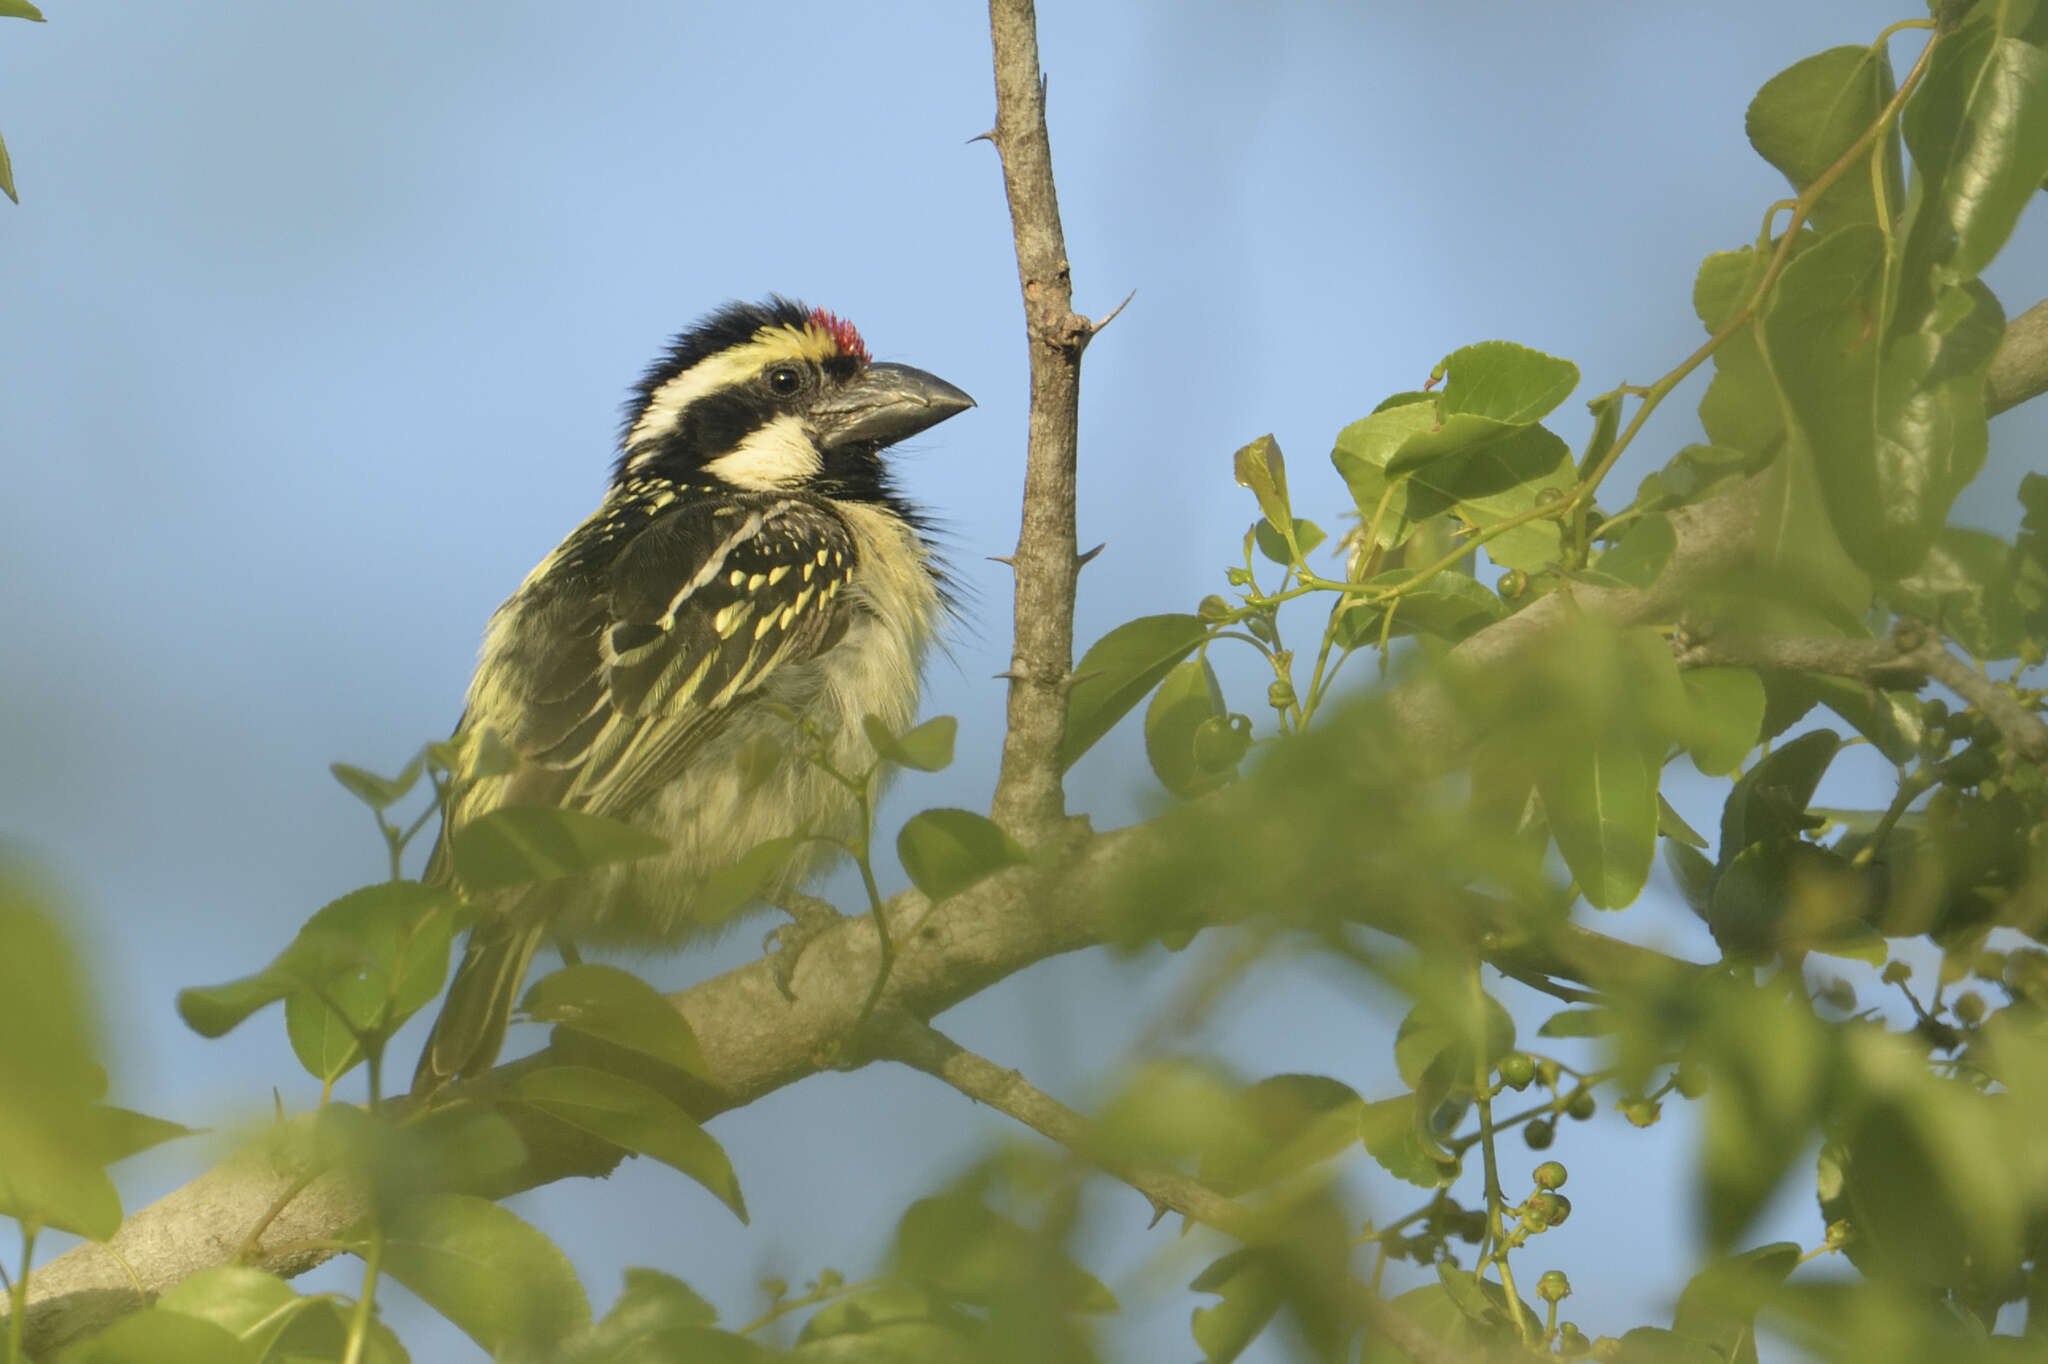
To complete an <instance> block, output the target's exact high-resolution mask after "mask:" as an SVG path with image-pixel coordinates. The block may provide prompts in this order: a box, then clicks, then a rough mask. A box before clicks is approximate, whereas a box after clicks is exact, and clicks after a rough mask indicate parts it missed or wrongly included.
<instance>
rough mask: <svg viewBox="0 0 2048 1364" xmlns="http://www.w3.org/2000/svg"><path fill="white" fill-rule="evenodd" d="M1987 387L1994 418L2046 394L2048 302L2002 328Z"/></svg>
mask: <svg viewBox="0 0 2048 1364" xmlns="http://www.w3.org/2000/svg"><path fill="white" fill-rule="evenodd" d="M1987 387H1988V389H1989V395H1988V396H1989V398H1990V405H1991V415H1993V416H1994V417H1995V416H1997V415H1998V414H1999V413H2001V412H2003V411H2005V410H2006V409H2007V408H2009V407H2016V406H2018V405H2019V404H2021V403H2023V402H2025V401H2026V400H2027V399H2029V398H2033V397H2037V396H2039V395H2040V394H2041V393H2043V392H2044V391H2048V299H2043V300H2042V301H2041V302H2039V303H2036V304H2035V305H2034V306H2033V307H2031V308H2029V309H2027V310H2026V311H2025V312H2023V313H2021V314H2020V315H2019V316H2018V317H2015V318H2014V319H2013V320H2012V321H2010V322H2008V323H2006V324H2005V339H2004V340H2002V341H2000V342H1999V343H1998V354H1996V355H1994V356H1992V357H1991V377H1990V381H1989V383H1988V385H1987Z"/></svg>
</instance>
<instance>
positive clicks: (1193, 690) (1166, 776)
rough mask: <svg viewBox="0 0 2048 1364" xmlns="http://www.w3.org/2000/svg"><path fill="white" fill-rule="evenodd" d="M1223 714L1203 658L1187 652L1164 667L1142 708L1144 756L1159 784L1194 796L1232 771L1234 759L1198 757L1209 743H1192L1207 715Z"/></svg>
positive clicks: (1187, 797) (1220, 696) (1183, 795)
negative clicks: (1182, 658) (1161, 678)
mask: <svg viewBox="0 0 2048 1364" xmlns="http://www.w3.org/2000/svg"><path fill="white" fill-rule="evenodd" d="M1228 714H1229V711H1228V709H1227V708H1226V707H1225V706H1224V704H1223V691H1222V689H1221V688H1220V687H1218V686H1217V684H1216V673H1215V670H1214V669H1212V668H1211V667H1210V666H1209V660H1208V659H1207V658H1191V659H1189V660H1187V661H1186V662H1185V663H1179V664H1176V665H1175V666H1174V668H1173V671H1171V672H1169V673H1167V675H1166V679H1165V680H1164V681H1162V682H1161V683H1160V684H1159V690H1158V691H1156V692H1154V693H1152V704H1151V705H1149V706H1147V707H1146V708H1145V756H1146V757H1147V758H1148V759H1149V760H1150V761H1151V763H1152V771H1153V772H1154V773H1155V774H1156V775H1157V776H1158V778H1159V784H1160V785H1162V786H1164V787H1165V788H1166V789H1167V790H1169V791H1171V792H1172V793H1173V794H1174V795H1176V796H1179V797H1181V798H1182V799H1183V800H1193V799H1194V798H1195V797H1196V796H1199V795H1202V794H1203V793H1204V792H1207V791H1213V790H1215V789H1216V788H1217V787H1219V786H1221V785H1223V783H1225V782H1227V781H1229V780H1230V779H1231V777H1233V776H1235V775H1236V773H1237V764H1236V763H1235V762H1232V763H1230V764H1229V765H1228V766H1220V765H1218V766H1211V765H1209V764H1207V763H1205V762H1203V758H1204V757H1206V756H1209V754H1208V753H1207V752H1206V751H1204V750H1205V749H1208V748H1213V747H1214V746H1213V745H1198V743H1197V740H1198V738H1199V737H1200V736H1201V734H1202V733H1203V726H1204V725H1205V724H1206V723H1207V722H1208V721H1210V720H1213V719H1215V718H1217V717H1219V716H1227V715H1228Z"/></svg>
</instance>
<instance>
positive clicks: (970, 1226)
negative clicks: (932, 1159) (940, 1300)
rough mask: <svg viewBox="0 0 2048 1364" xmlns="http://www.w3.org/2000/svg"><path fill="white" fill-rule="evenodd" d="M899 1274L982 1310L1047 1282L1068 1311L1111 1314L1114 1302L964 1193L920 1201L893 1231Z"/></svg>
mask: <svg viewBox="0 0 2048 1364" xmlns="http://www.w3.org/2000/svg"><path fill="white" fill-rule="evenodd" d="M894 1258H895V1262H896V1264H897V1266H898V1267H899V1269H900V1270H901V1271H902V1272H903V1273H905V1274H907V1275H909V1276H910V1277H911V1278H913V1279H916V1280H918V1281H919V1282H921V1283H926V1284H930V1285H932V1286H933V1287H936V1288H938V1289H939V1290H940V1291H941V1292H943V1293H945V1294H946V1295H947V1296H948V1297H951V1298H955V1299H957V1300H959V1301H961V1302H965V1303H972V1304H974V1305H977V1306H986V1305H988V1304H989V1303H991V1302H995V1301H998V1300H1000V1299H1002V1298H1005V1297H1009V1296H1011V1295H1013V1294H1015V1293H1016V1291H1017V1288H1018V1286H1019V1285H1020V1284H1028V1283H1031V1282H1032V1281H1034V1280H1039V1281H1045V1280H1048V1279H1049V1280H1050V1283H1049V1284H1048V1287H1049V1288H1050V1290H1051V1292H1052V1295H1053V1298H1054V1300H1055V1301H1056V1302H1058V1303H1059V1304H1060V1305H1062V1306H1064V1307H1065V1308H1067V1309H1068V1310H1069V1311H1075V1312H1114V1311H1115V1310H1116V1306H1117V1303H1116V1298H1115V1296H1114V1295H1113V1294H1111V1293H1110V1291H1109V1289H1107V1288H1105V1287H1104V1286H1103V1284H1102V1281H1101V1280H1100V1279H1098V1278H1096V1277H1095V1276H1094V1275H1093V1274H1090V1273H1089V1272H1088V1271H1087V1270H1085V1269H1083V1268H1081V1266H1079V1265H1077V1264H1075V1263H1074V1262H1073V1261H1072V1260H1071V1259H1069V1258H1068V1257H1067V1255H1066V1254H1065V1253H1064V1252H1063V1251H1062V1250H1061V1249H1060V1248H1059V1246H1058V1244H1057V1243H1055V1242H1053V1241H1051V1240H1049V1239H1048V1238H1046V1237H1044V1236H1040V1235H1036V1234H1034V1233H1033V1232H1031V1231H1029V1230H1027V1229H1026V1228H1024V1227H1023V1226H1021V1225H1019V1224H1018V1223H1016V1222H1013V1221H1011V1220H1010V1219H1009V1218H1007V1217H1004V1216H1003V1215H1002V1214H1000V1213H998V1212H996V1211H995V1210H994V1209H992V1208H990V1207H989V1206H988V1205H987V1204H985V1203H983V1202H982V1201H981V1200H980V1199H979V1198H976V1197H974V1196H973V1195H971V1194H967V1193H950V1194H942V1195H940V1196H938V1197H935V1198H923V1199H919V1200H918V1201H917V1202H915V1203H913V1204H911V1205H910V1207H909V1208H908V1209H907V1210H906V1211H905V1212H904V1214H903V1219H902V1221H901V1222H899V1223H898V1224H897V1227H896V1247H895V1253H894Z"/></svg>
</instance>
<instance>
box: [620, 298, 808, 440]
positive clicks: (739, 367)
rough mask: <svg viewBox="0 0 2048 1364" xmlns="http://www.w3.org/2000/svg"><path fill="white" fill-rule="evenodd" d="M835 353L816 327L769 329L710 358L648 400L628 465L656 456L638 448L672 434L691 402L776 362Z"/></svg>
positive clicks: (636, 424) (637, 424)
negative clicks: (669, 433)
mask: <svg viewBox="0 0 2048 1364" xmlns="http://www.w3.org/2000/svg"><path fill="white" fill-rule="evenodd" d="M837 353H838V347H837V345H836V344H835V343H834V342H833V341H832V339H831V338H830V337H829V336H827V335H825V334H824V333H823V332H821V331H819V330H817V329H816V328H815V327H805V328H803V329H801V330H798V329H796V328H792V327H766V328H763V329H762V330H761V331H759V332H756V333H755V334H754V338H753V339H752V340H751V341H748V342H746V343H745V344H743V345H738V346H734V347H732V348H730V349H728V350H722V351H719V352H718V353H717V354H715V355H708V356H706V357H705V358H704V359H702V360H699V361H698V362H697V363H696V364H694V365H692V366H690V367H689V368H688V369H686V370H684V371H683V372H682V373H681V374H678V375H676V376H675V377H674V378H673V379H669V380H667V381H666V382H664V383H663V384H662V385H661V386H660V387H659V388H657V389H655V390H654V392H653V393H652V394H650V395H649V396H648V399H647V406H646V407H645V408H643V409H642V410H641V413H640V417H639V420H637V421H635V422H634V423H633V429H632V430H631V431H628V432H627V433H626V440H625V449H626V451H627V453H628V454H629V455H631V456H632V458H630V459H628V460H627V461H626V467H627V468H628V469H631V468H633V467H634V466H635V465H637V464H639V463H641V462H642V461H643V460H645V459H647V458H648V457H649V456H650V455H651V454H653V451H651V450H641V449H639V447H640V446H641V445H642V444H644V443H646V442H649V441H653V440H656V439H658V438H659V437H661V436H663V435H666V434H667V433H668V432H670V431H673V430H674V429H675V427H676V423H677V422H678V421H680V420H681V418H682V415H683V412H684V411H685V410H686V409H687V408H688V407H689V406H690V404H691V403H694V402H696V401H697V400H698V399H699V398H702V397H704V396H705V395H706V394H709V393H715V392H717V391H718V390H719V389H721V388H730V387H732V386H733V385H734V384H737V383H741V382H744V381H745V380H747V379H750V378H752V377H753V376H754V375H756V374H758V373H760V372H761V371H762V370H764V369H766V368H767V367H768V366H769V365H770V364H772V363H774V362H775V361H777V360H794V361H803V362H807V363H813V364H815V363H822V362H823V361H825V360H826V359H828V358H830V357H831V356H832V355H835V354H837Z"/></svg>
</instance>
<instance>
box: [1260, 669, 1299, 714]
mask: <svg viewBox="0 0 2048 1364" xmlns="http://www.w3.org/2000/svg"><path fill="white" fill-rule="evenodd" d="M1266 704H1267V705H1269V706H1271V707H1272V708H1273V709H1274V710H1286V709H1288V708H1289V707H1291V706H1292V705H1293V704H1294V684H1293V683H1292V682H1289V681H1288V680H1287V679H1286V678H1284V677H1283V678H1279V679H1277V680H1276V681H1275V682H1274V683H1273V685H1272V686H1270V687H1268V688H1266Z"/></svg>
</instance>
